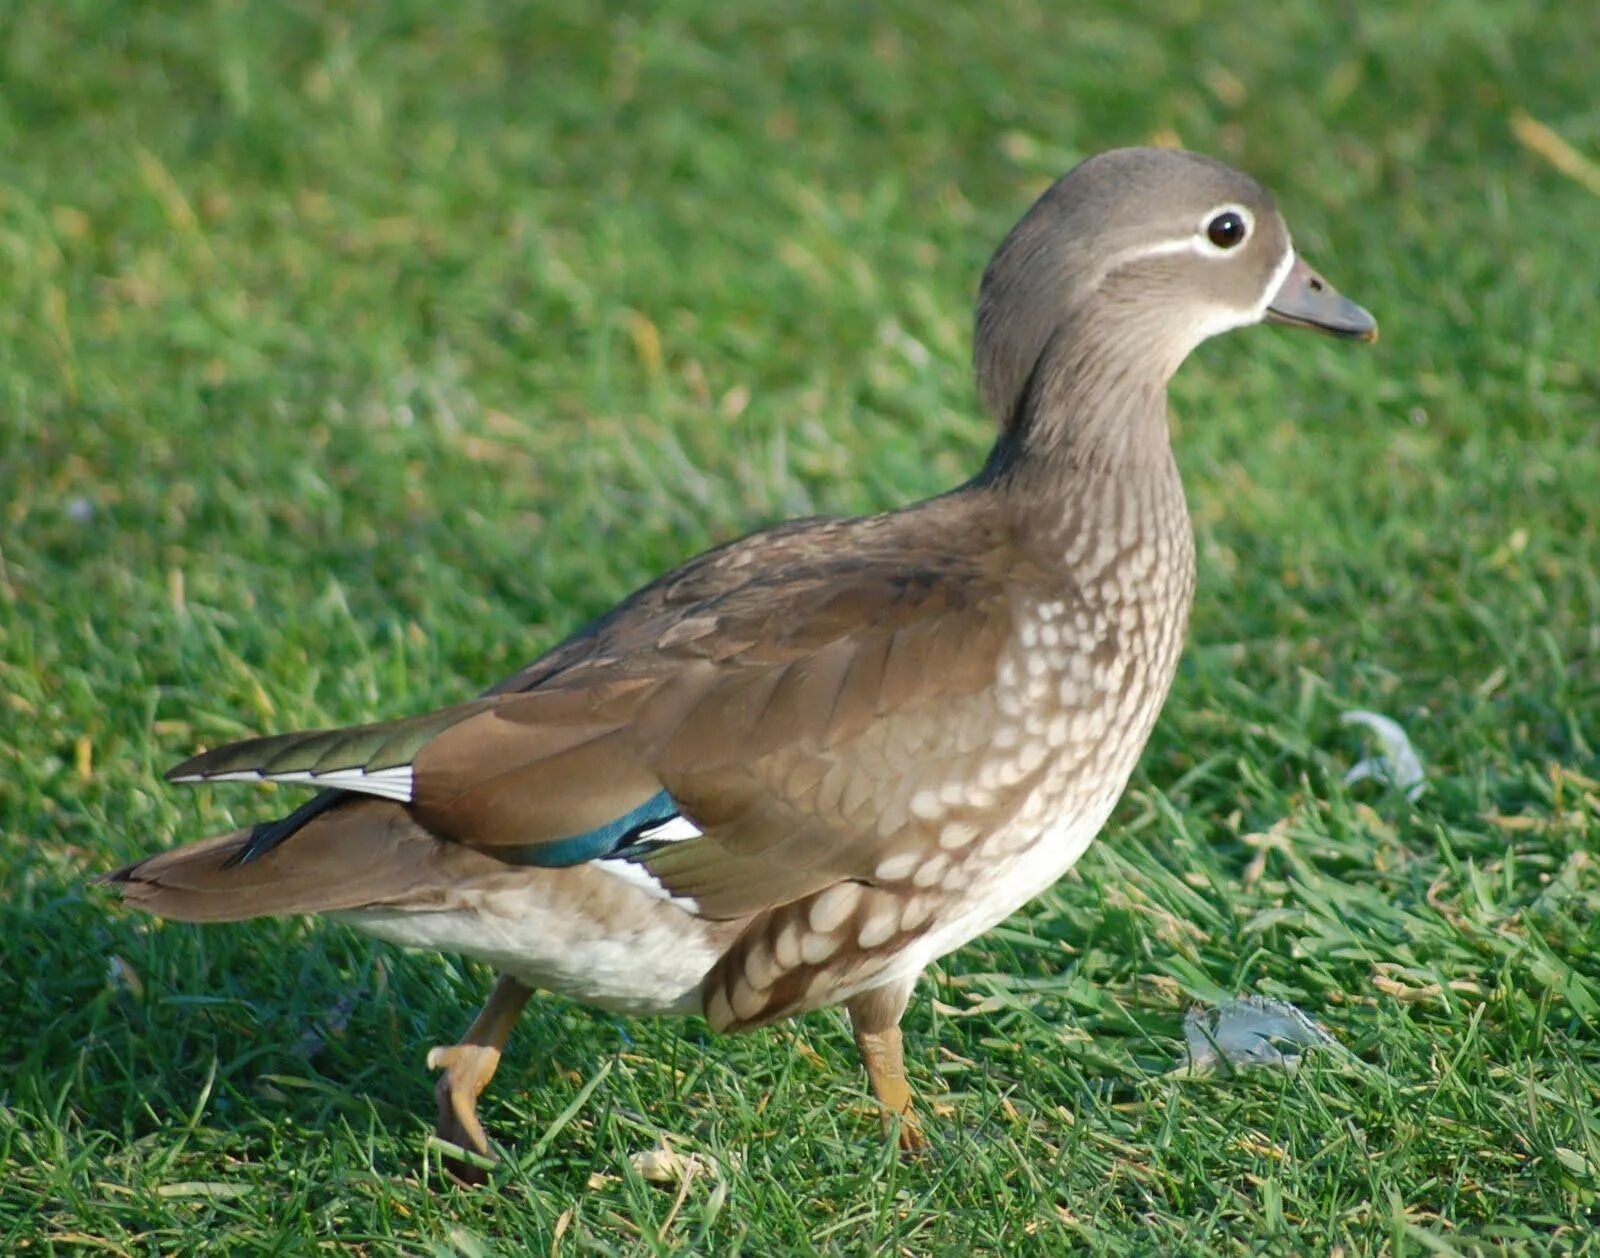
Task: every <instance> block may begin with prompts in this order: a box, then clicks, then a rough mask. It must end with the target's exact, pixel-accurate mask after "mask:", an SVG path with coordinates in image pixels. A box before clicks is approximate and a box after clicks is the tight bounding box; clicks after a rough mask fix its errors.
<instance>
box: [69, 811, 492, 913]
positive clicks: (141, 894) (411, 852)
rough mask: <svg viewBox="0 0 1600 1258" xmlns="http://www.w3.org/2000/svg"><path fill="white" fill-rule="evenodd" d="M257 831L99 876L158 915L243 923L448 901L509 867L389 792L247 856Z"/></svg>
mask: <svg viewBox="0 0 1600 1258" xmlns="http://www.w3.org/2000/svg"><path fill="white" fill-rule="evenodd" d="M252 833H253V831H252V830H250V829H245V830H235V831H233V832H231V833H229V834H220V835H215V836H213V837H211V838H209V839H201V840H199V841H198V842H195V843H189V844H186V845H184V846H183V847H179V848H174V849H173V850H171V851H168V852H159V853H157V854H156V855H154V856H149V857H146V858H145V859H143V860H140V861H135V862H134V863H133V864H131V865H126V866H124V867H123V868H121V869H118V870H116V871H115V872H113V873H109V874H103V875H101V876H100V877H99V878H96V879H95V880H94V881H95V882H97V883H101V884H103V885H106V886H110V887H111V888H113V889H114V890H116V891H117V892H119V893H120V894H121V896H122V898H123V899H124V900H126V901H127V902H128V903H129V904H131V905H132V906H133V907H135V908H139V909H143V910H144V911H145V912H147V913H153V914H155V915H156V916H157V917H165V918H170V919H172V920H173V921H180V922H238V921H245V920H247V919H249V918H252V917H271V916H280V915H292V914H300V913H328V912H337V911H339V910H345V909H362V908H374V907H380V906H381V907H387V908H417V909H423V908H437V907H445V906H446V905H447V904H448V902H449V896H450V894H451V890H452V888H459V887H460V886H461V885H463V884H464V883H470V882H473V881H476V880H478V879H480V878H485V877H492V876H494V875H496V874H503V873H504V872H505V869H506V866H505V865H504V864H503V863H502V862H500V861H497V860H495V859H494V858H493V857H489V856H485V855H484V854H483V853H481V852H478V851H476V850H474V849H472V848H468V847H463V846H462V845H460V844H458V843H451V842H448V841H446V840H441V839H439V838H436V837H435V836H434V835H432V834H430V833H429V832H428V831H427V830H425V829H423V828H422V827H421V826H419V825H418V824H417V823H416V821H414V820H413V819H412V817H411V815H410V814H409V813H408V812H407V811H406V810H405V809H404V808H402V807H401V806H400V805H398V804H393V803H390V802H388V801H386V800H378V799H364V798H351V800H350V801H349V802H348V803H342V804H340V805H338V806H337V807H334V808H330V809H328V810H327V811H325V812H323V813H322V814H321V815H320V816H317V817H315V818H313V819H312V820H310V821H308V822H307V823H306V824H305V825H304V826H302V827H301V828H300V829H299V830H297V831H295V832H294V834H292V835H291V836H290V837H289V838H288V839H286V840H285V841H284V842H283V843H282V844H280V845H279V846H277V847H275V848H273V849H272V850H271V851H270V852H267V853H266V854H265V855H263V856H261V857H259V858H258V859H256V860H253V861H250V862H248V863H245V864H240V863H239V862H238V857H239V855H240V853H242V852H243V851H244V849H245V847H246V846H247V845H248V844H249V842H250V839H251V835H252Z"/></svg>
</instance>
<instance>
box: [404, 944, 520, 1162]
mask: <svg viewBox="0 0 1600 1258" xmlns="http://www.w3.org/2000/svg"><path fill="white" fill-rule="evenodd" d="M532 995H533V989H532V988H531V987H524V986H523V985H522V984H521V983H519V982H517V980H516V979H514V978H512V977H511V976H510V975H509V974H502V975H501V976H500V981H499V982H498V983H496V984H495V986H494V991H493V992H491V993H490V994H489V999H488V1001H487V1002H486V1003H485V1004H484V1006H483V1009H482V1010H481V1011H480V1012H479V1014H478V1016H477V1017H476V1018H474V1019H473V1022H472V1025H471V1026H470V1027H468V1028H467V1033H466V1034H465V1035H463V1036H462V1037H461V1040H460V1042H459V1043H456V1044H452V1045H449V1046H448V1047H446V1046H444V1045H441V1046H440V1047H438V1048H433V1049H430V1050H429V1051H428V1069H429V1070H441V1069H442V1070H443V1071H444V1074H442V1075H441V1076H440V1077H439V1083H438V1086H436V1087H435V1088H434V1090H433V1095H434V1098H435V1099H436V1100H437V1101H438V1102H439V1136H440V1138H441V1139H444V1140H448V1141H449V1142H450V1143H451V1144H458V1145H460V1146H461V1147H462V1148H463V1149H471V1150H472V1151H473V1152H475V1153H480V1154H482V1155H483V1156H484V1157H488V1156H489V1139H488V1137H487V1136H486V1135H484V1131H483V1124H482V1123H480V1122H479V1121H478V1097H479V1096H481V1095H482V1094H483V1090H484V1088H486V1087H488V1086H489V1080H490V1079H492V1078H494V1072H495V1068H496V1067H497V1066H499V1064H500V1051H501V1049H503V1048H504V1047H505V1043H506V1041H507V1040H508V1039H510V1038H511V1028H512V1027H514V1026H515V1025H516V1023H517V1018H518V1016H519V1015H520V1014H521V1013H522V1007H523V1006H524V1005H526V1004H527V1003H528V997H530V996H532ZM451 1170H452V1171H453V1172H454V1173H455V1174H456V1175H457V1176H458V1177H459V1178H461V1179H463V1180H465V1181H467V1182H469V1183H481V1182H482V1180H483V1178H484V1175H483V1172H482V1171H481V1170H479V1169H478V1168H476V1167H470V1166H464V1165H463V1166H455V1165H452V1167H451Z"/></svg>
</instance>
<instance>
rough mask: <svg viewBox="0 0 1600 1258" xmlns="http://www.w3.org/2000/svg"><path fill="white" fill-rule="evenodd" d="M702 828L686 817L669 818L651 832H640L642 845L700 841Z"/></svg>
mask: <svg viewBox="0 0 1600 1258" xmlns="http://www.w3.org/2000/svg"><path fill="white" fill-rule="evenodd" d="M699 837H700V827H699V826H697V825H695V823H694V822H692V821H690V820H689V818H687V817H684V816H677V817H668V818H667V819H666V820H665V821H663V822H662V823H661V824H660V825H658V826H656V827H655V828H654V829H651V830H641V831H639V839H638V841H639V842H641V843H645V842H648V843H680V842H682V841H683V840H684V839H698V838H699Z"/></svg>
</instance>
